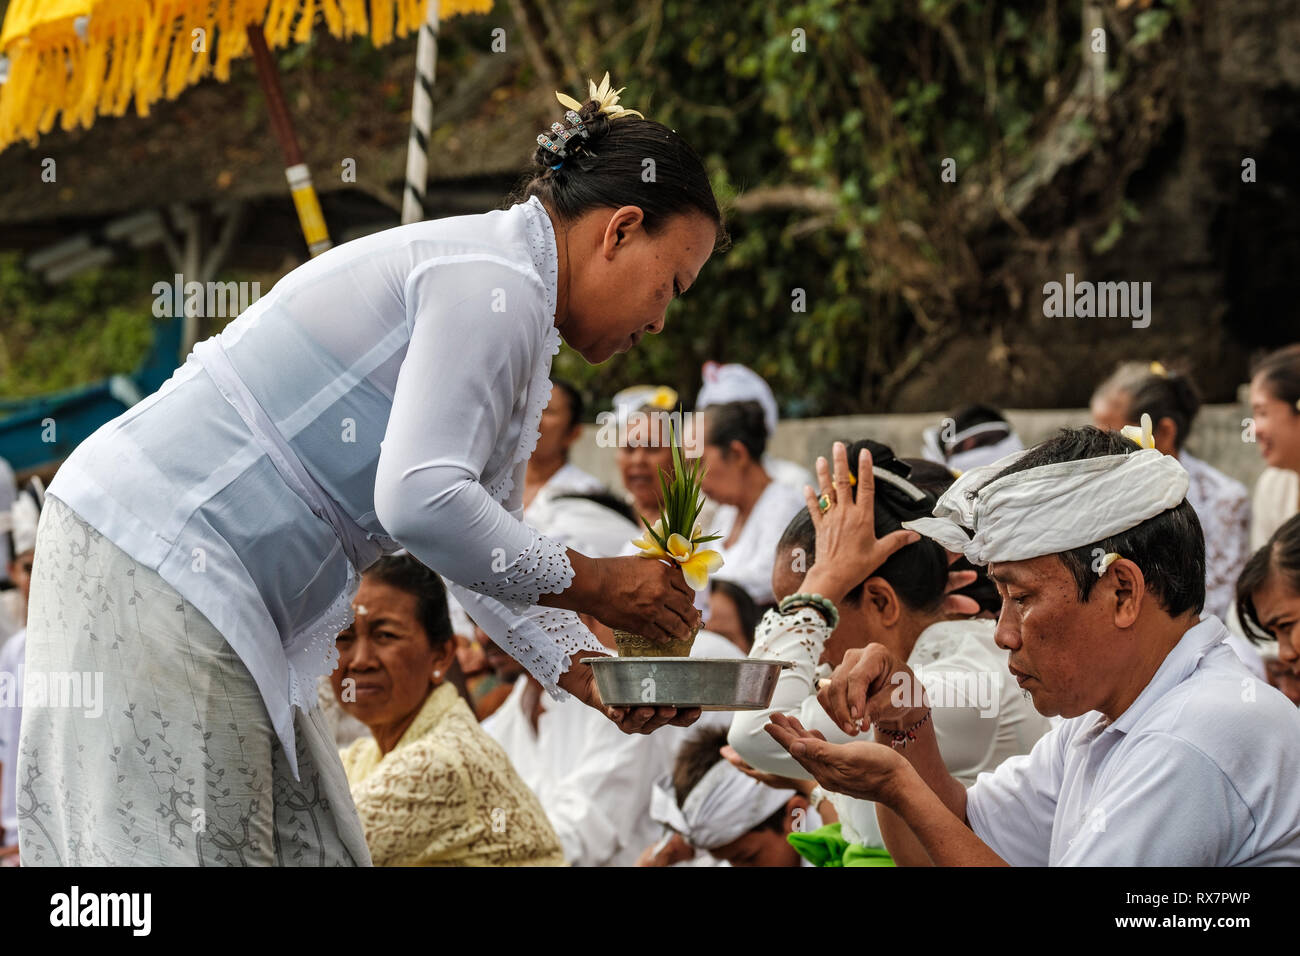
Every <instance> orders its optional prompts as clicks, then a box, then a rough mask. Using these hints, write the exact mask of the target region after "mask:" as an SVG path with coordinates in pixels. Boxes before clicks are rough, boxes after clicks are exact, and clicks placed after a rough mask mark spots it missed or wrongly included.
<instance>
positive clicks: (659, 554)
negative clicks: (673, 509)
mask: <svg viewBox="0 0 1300 956" xmlns="http://www.w3.org/2000/svg"><path fill="white" fill-rule="evenodd" d="M654 531H655V534H654V535H652V534H651V533H650V532H649V531H647V532H646V533H645V534H643V535H641V537H639V538H634V539H633V540H632V545H633V546H634V547H636V548H638V549H639V550H640V553H641V557H643V558H666V557H668V552H667V551H665V550H664V549H663V548H661V547H659V542H658V541H656V540H655V535H658V536H659V537H660V538H663V537H664V519H663V518H662V517H661V518H660V519H659V520H658V521H656V522H655V527H654ZM678 537H680V535H679V536H678Z"/></svg>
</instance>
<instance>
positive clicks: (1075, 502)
mask: <svg viewBox="0 0 1300 956" xmlns="http://www.w3.org/2000/svg"><path fill="white" fill-rule="evenodd" d="M838 480H840V479H839V478H838V476H837V481H838ZM843 480H844V482H845V483H846V484H847V479H843ZM1187 485H1188V479H1187V473H1186V472H1185V471H1184V470H1183V467H1182V465H1180V464H1179V463H1178V462H1177V460H1175V459H1174V458H1172V457H1169V456H1166V455H1163V454H1161V453H1160V452H1159V451H1156V450H1155V449H1154V448H1152V447H1151V446H1150V444H1149V441H1148V440H1147V437H1146V436H1144V437H1143V447H1138V445H1137V444H1135V443H1134V442H1133V441H1131V440H1130V439H1129V438H1126V437H1122V436H1121V435H1118V434H1115V433H1113V432H1102V431H1099V430H1097V429H1095V428H1072V429H1065V430H1064V431H1063V432H1062V433H1061V434H1060V435H1059V436H1057V437H1056V438H1053V439H1051V440H1049V441H1046V442H1044V443H1042V444H1041V445H1038V446H1037V447H1035V448H1033V449H1031V450H1029V451H1028V452H1026V453H1025V454H1023V455H1022V456H1020V457H1019V458H1018V459H1016V460H1015V461H1014V462H1012V463H1011V464H1009V465H1008V464H1005V463H1003V464H1002V467H1001V468H998V467H997V466H985V467H983V468H976V469H974V470H972V471H969V472H967V473H966V474H964V475H963V476H962V477H961V479H960V480H958V481H957V482H956V484H954V485H953V487H952V488H951V489H950V491H949V492H948V493H947V494H945V495H944V496H943V498H941V499H940V500H939V504H938V505H937V507H936V508H935V516H936V517H934V518H924V519H920V520H917V521H914V522H908V526H909V527H911V528H913V529H915V530H917V531H919V532H921V533H923V534H926V535H929V536H931V537H933V538H934V539H935V540H937V541H939V542H940V543H941V544H943V545H944V546H945V547H946V548H948V549H949V550H962V551H963V552H964V553H965V554H966V556H967V557H968V558H970V560H971V561H972V562H973V563H975V564H987V565H988V566H989V575H990V577H992V578H993V580H994V581H995V582H996V583H997V585H998V589H999V591H1000V592H1001V594H1002V597H1003V611H1002V616H1001V618H1000V619H999V621H998V626H997V640H998V643H999V644H1000V645H1001V646H1002V647H1004V648H1006V649H1008V650H1009V651H1010V653H1011V657H1010V663H1009V669H1010V671H1011V673H1012V675H1013V676H1014V677H1015V678H1016V680H1017V682H1018V683H1019V684H1020V686H1021V688H1022V689H1023V690H1025V691H1026V692H1028V693H1029V694H1030V695H1031V696H1032V698H1033V702H1034V706H1035V707H1036V708H1037V709H1038V711H1039V712H1040V713H1043V714H1049V715H1050V714H1060V715H1061V716H1063V717H1065V718H1067V719H1066V720H1065V721H1064V723H1062V724H1061V725H1060V726H1059V727H1058V728H1056V729H1055V730H1053V731H1052V732H1051V733H1050V734H1048V735H1047V736H1046V737H1044V738H1043V739H1042V740H1040V741H1039V742H1038V743H1037V745H1035V747H1034V749H1033V750H1032V751H1031V752H1030V753H1029V754H1027V755H1024V756H1019V757H1012V758H1011V759H1009V760H1007V761H1006V762H1005V763H1003V764H1002V765H1001V766H1000V767H998V768H997V770H995V771H993V772H991V773H984V774H981V775H980V776H979V778H978V779H977V780H976V781H975V783H974V785H973V786H971V787H970V788H969V789H967V788H966V787H964V786H962V785H961V783H959V782H958V781H957V780H956V779H954V778H953V776H952V775H951V774H950V773H949V772H948V771H947V770H946V769H945V767H944V763H943V755H942V754H941V753H940V750H939V746H938V745H937V743H936V739H935V736H934V725H933V722H932V721H931V720H930V719H929V717H930V709H929V706H928V702H927V701H925V700H924V699H923V698H920V699H918V695H916V694H906V693H905V694H903V695H901V696H900V697H899V698H894V691H895V690H896V688H897V686H898V685H899V683H900V682H901V683H902V686H903V687H904V688H906V687H907V686H909V685H911V683H912V675H911V672H910V670H909V668H908V667H907V665H906V663H904V662H903V661H902V660H900V659H899V658H898V657H897V656H896V655H894V654H891V653H890V652H888V651H887V650H886V649H885V648H883V647H881V646H879V645H872V646H869V647H867V648H865V649H864V650H858V651H850V652H849V653H848V654H846V655H845V659H844V663H843V664H842V665H841V666H840V667H839V668H838V669H837V670H836V672H835V674H834V676H833V677H832V679H831V681H830V683H829V684H828V685H826V686H825V687H823V688H822V690H821V693H820V695H819V699H820V700H821V702H822V704H823V706H824V708H825V709H826V711H827V713H828V714H829V715H830V716H831V718H832V719H833V721H834V722H835V723H836V724H838V725H839V726H841V727H843V728H844V729H845V731H846V732H848V733H850V734H855V733H857V731H858V729H859V728H860V727H862V726H865V721H867V720H869V721H871V722H872V723H873V724H874V725H875V730H876V741H877V743H867V742H852V743H846V744H829V743H827V742H826V741H825V740H823V739H822V738H821V737H820V736H819V735H816V734H812V733H809V732H807V731H805V730H804V729H803V728H802V726H801V725H800V723H799V722H798V721H797V720H794V719H791V718H787V717H784V716H780V715H777V716H775V717H774V718H773V723H772V725H771V727H770V729H769V733H771V734H772V736H773V737H774V738H775V739H776V740H778V741H779V742H780V743H781V744H782V746H784V747H785V748H786V749H787V750H788V751H789V752H790V754H791V756H793V757H794V758H795V759H796V760H798V761H799V762H800V763H801V764H802V765H803V766H804V767H806V768H807V769H808V770H809V771H810V772H812V774H813V775H814V776H815V777H816V778H817V780H818V782H819V783H821V785H822V786H823V787H825V788H826V789H828V790H837V791H840V792H843V793H849V794H851V795H853V796H857V797H860V798H863V799H870V800H876V801H878V804H877V807H878V816H879V819H880V824H881V830H882V832H883V834H884V837H885V842H886V845H887V846H888V848H889V849H890V851H891V852H892V853H893V854H894V858H895V860H896V861H897V862H899V863H904V862H908V863H918V864H926V863H935V864H939V865H968V864H973V865H990V864H998V863H1010V864H1013V865H1029V866H1043V865H1087V866H1133V865H1145V866H1154V865H1160V866H1229V865H1240V864H1255V865H1260V864H1292V865H1294V864H1296V863H1300V790H1298V789H1297V788H1296V787H1295V786H1294V785H1293V783H1294V781H1295V780H1297V779H1300V748H1298V747H1296V741H1297V739H1298V738H1300V712H1297V710H1296V708H1295V707H1293V706H1292V705H1291V703H1290V702H1289V701H1287V700H1286V698H1284V697H1283V696H1282V695H1281V694H1280V693H1278V691H1277V690H1275V689H1274V688H1272V687H1269V686H1268V685H1267V684H1265V683H1264V682H1263V681H1262V680H1259V679H1258V678H1256V677H1255V676H1254V675H1252V674H1251V673H1250V672H1249V671H1248V670H1247V669H1246V667H1245V665H1243V664H1242V663H1241V661H1240V660H1239V659H1238V658H1237V656H1236V655H1235V654H1234V653H1233V652H1232V649H1231V648H1230V647H1228V646H1226V645H1225V644H1224V643H1223V638H1224V626H1223V624H1222V623H1221V622H1220V621H1219V620H1218V619H1217V618H1213V617H1207V618H1205V619H1204V620H1199V617H1200V612H1201V607H1202V604H1203V603H1204V600H1205V567H1204V553H1205V552H1204V543H1203V541H1202V538H1201V528H1200V524H1199V523H1198V522H1197V518H1196V514H1195V512H1194V511H1193V510H1192V507H1191V505H1190V504H1189V503H1188V502H1187V500H1186V497H1185V496H1186V492H1187ZM882 743H891V744H893V745H894V746H893V747H889V746H882V745H881V744H882Z"/></svg>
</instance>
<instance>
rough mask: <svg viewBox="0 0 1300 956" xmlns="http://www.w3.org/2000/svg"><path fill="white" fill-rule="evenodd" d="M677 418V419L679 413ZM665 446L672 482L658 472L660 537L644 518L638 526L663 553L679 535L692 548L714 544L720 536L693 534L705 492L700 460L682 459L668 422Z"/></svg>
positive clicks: (679, 443) (675, 433) (679, 439)
mask: <svg viewBox="0 0 1300 956" xmlns="http://www.w3.org/2000/svg"><path fill="white" fill-rule="evenodd" d="M678 414H679V416H680V409H679V410H678ZM668 442H669V444H670V445H671V446H672V450H673V476H672V478H669V477H668V476H667V475H666V474H664V470H663V469H662V468H660V469H659V491H660V498H659V500H660V501H661V502H663V505H662V507H661V509H660V516H661V518H662V521H663V533H662V534H660V533H659V531H658V530H657V529H656V528H655V527H654V526H652V525H651V524H650V522H648V521H646V519H645V517H644V516H643V517H642V518H641V523H642V524H643V525H645V527H646V531H648V532H649V533H650V537H651V538H653V539H654V542H655V543H656V544H657V545H659V547H660V548H662V549H663V550H664V551H667V550H668V539H669V538H671V537H672V536H673V535H675V534H680V535H681V536H682V537H683V538H685V539H686V540H687V541H689V542H690V543H691V545H692V546H695V545H699V544H704V543H706V542H708V541H716V540H717V539H718V538H720V537H722V535H719V534H711V535H699V536H696V534H695V521H696V519H697V518H698V517H699V516H700V511H701V509H703V507H704V492H703V490H702V489H701V483H702V482H703V479H704V462H703V459H700V458H691V459H686V458H684V456H683V455H682V443H681V438H680V436H678V434H677V432H676V430H675V429H674V428H673V424H672V421H671V420H670V421H669V423H668Z"/></svg>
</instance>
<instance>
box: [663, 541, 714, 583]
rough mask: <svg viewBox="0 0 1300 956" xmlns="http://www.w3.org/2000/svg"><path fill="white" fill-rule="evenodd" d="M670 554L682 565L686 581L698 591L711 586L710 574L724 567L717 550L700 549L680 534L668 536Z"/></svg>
mask: <svg viewBox="0 0 1300 956" xmlns="http://www.w3.org/2000/svg"><path fill="white" fill-rule="evenodd" d="M668 555H669V557H671V558H672V559H673V560H674V561H676V562H677V563H678V564H680V565H681V566H682V575H683V577H685V578H686V583H687V584H689V585H690V586H691V587H693V588H694V589H695V590H697V591H702V590H704V589H705V588H706V587H708V586H709V575H710V574H712V573H713V572H714V571H717V570H718V569H719V568H721V567H722V555H720V554H718V552H716V551H698V550H696V548H695V546H694V545H693V544H691V543H690V542H689V541H687V540H686V539H685V538H684V537H682V536H681V535H680V534H674V535H670V536H669V538H668Z"/></svg>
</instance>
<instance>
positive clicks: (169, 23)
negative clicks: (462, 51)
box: [0, 0, 492, 255]
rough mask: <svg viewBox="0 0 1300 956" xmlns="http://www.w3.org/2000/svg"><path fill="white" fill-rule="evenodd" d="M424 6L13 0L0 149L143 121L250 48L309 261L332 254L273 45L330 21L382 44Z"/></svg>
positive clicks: (448, 5)
mask: <svg viewBox="0 0 1300 956" xmlns="http://www.w3.org/2000/svg"><path fill="white" fill-rule="evenodd" d="M491 8H492V0H441V2H440V3H439V4H438V7H437V13H436V15H435V22H436V19H437V18H441V19H447V18H448V17H452V16H456V15H458V14H463V13H486V12H488V11H489V10H491ZM428 12H430V11H428V9H427V7H426V0H368V2H367V0H13V2H12V3H11V4H10V6H9V10H8V13H7V14H6V16H5V21H4V25H3V28H0V56H3V57H4V58H5V59H6V60H7V72H8V80H7V82H5V83H4V84H3V85H0V149H4V148H6V147H7V146H9V145H11V144H12V143H15V142H17V141H18V140H20V139H25V140H27V141H28V142H30V143H32V144H35V142H36V140H37V137H38V136H39V135H40V134H42V133H48V132H49V131H50V130H51V129H53V128H54V122H55V118H56V116H60V115H61V120H60V124H61V126H62V128H63V129H65V130H70V129H73V128H74V127H76V126H84V127H88V126H90V125H91V124H92V123H93V122H94V121H95V117H96V116H98V115H101V114H108V115H111V116H121V115H123V114H124V113H125V112H126V110H127V108H128V106H129V105H130V103H131V102H132V101H134V102H135V109H136V112H137V113H138V114H139V115H141V116H147V115H148V114H149V109H150V107H151V106H152V104H154V103H156V102H157V101H158V100H159V99H164V98H165V99H174V98H175V97H176V96H178V95H179V94H180V93H181V91H182V90H184V89H185V88H186V87H188V86H191V85H193V84H194V83H197V82H198V81H199V80H201V79H203V78H204V77H206V76H208V75H209V74H214V75H215V76H216V78H217V79H218V80H227V79H229V78H230V64H231V61H232V60H234V59H236V58H237V57H242V56H246V55H248V54H249V53H250V52H251V53H252V54H253V55H254V58H255V59H256V61H257V66H258V74H259V77H260V79H261V81H262V86H263V89H264V90H265V92H266V94H267V99H268V104H269V105H270V108H271V115H272V122H273V125H274V126H275V131H276V135H277V137H278V138H279V139H280V144H281V147H282V148H283V149H284V151H285V154H286V161H287V169H286V174H287V175H288V178H289V182H290V187H291V189H292V190H293V196H294V204H295V206H296V207H297V209H298V215H299V219H300V221H301V222H302V226H303V232H304V234H305V235H306V237H307V243H308V247H309V249H310V250H311V252H312V254H313V255H315V254H318V253H319V252H322V251H324V250H325V249H327V248H329V245H330V242H329V237H328V234H327V233H326V231H325V224H324V219H323V217H322V216H321V213H320V203H319V200H317V198H316V193H315V190H314V189H313V188H312V186H311V178H310V174H309V173H308V172H307V168H306V166H305V164H304V163H303V161H302V155H301V151H300V150H299V149H298V146H297V142H296V138H295V137H294V134H293V128H292V126H291V124H289V122H288V111H287V109H285V107H284V103H283V97H282V96H281V94H280V89H279V82H278V79H277V78H276V76H275V72H274V67H273V64H272V60H271V58H270V56H269V54H268V52H267V51H268V49H275V48H278V47H283V46H286V45H288V44H289V43H290V42H294V43H305V42H306V41H307V40H308V39H309V38H310V36H311V32H312V29H313V28H314V27H315V25H316V20H317V16H318V15H319V17H320V18H321V19H323V20H324V22H325V25H326V27H327V28H328V30H329V32H330V33H331V34H333V35H334V36H336V37H340V38H351V37H354V36H357V35H361V34H365V35H368V36H369V37H370V39H371V42H373V43H374V44H375V46H383V45H384V44H387V43H389V42H390V41H391V40H393V39H394V38H395V37H403V36H406V35H407V34H409V33H410V32H411V31H412V30H415V29H418V28H419V27H420V26H421V25H422V24H423V23H424V22H425V17H426V13H428Z"/></svg>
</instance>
